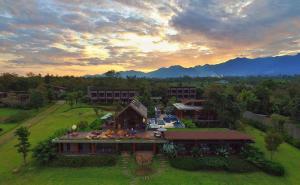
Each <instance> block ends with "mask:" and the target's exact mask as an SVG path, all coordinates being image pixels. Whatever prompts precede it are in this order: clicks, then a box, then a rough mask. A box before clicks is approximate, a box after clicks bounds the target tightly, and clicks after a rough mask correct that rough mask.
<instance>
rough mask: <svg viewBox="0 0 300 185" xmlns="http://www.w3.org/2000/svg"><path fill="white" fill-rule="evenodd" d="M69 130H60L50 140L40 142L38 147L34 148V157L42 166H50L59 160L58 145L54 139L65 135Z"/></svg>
mask: <svg viewBox="0 0 300 185" xmlns="http://www.w3.org/2000/svg"><path fill="white" fill-rule="evenodd" d="M67 131H68V129H59V130H57V131H56V132H55V133H54V134H53V135H52V136H50V137H49V138H47V139H45V140H43V141H40V142H39V143H38V144H37V146H36V147H34V148H33V151H32V152H33V153H32V157H33V158H34V159H35V161H36V162H37V163H38V164H40V165H48V164H49V163H51V162H52V161H53V160H54V159H56V158H57V152H56V145H55V144H54V143H53V142H52V139H54V138H56V137H60V136H62V135H64V134H65V133H66V132H67Z"/></svg>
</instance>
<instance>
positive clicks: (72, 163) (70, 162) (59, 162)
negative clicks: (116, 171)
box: [51, 155, 117, 167]
mask: <svg viewBox="0 0 300 185" xmlns="http://www.w3.org/2000/svg"><path fill="white" fill-rule="evenodd" d="M116 162H117V157H116V156H115V155H99V156H63V155H60V156H58V157H57V159H55V160H54V161H53V162H52V164H51V165H52V166H59V167H84V166H97V167H99V166H113V165H115V164H116Z"/></svg>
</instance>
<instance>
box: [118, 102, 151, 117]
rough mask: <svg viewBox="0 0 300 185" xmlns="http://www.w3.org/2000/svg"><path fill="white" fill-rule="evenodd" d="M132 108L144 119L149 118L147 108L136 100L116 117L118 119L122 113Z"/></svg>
mask: <svg viewBox="0 0 300 185" xmlns="http://www.w3.org/2000/svg"><path fill="white" fill-rule="evenodd" d="M129 107H130V108H132V109H133V110H135V111H136V112H137V113H138V114H140V115H141V116H142V117H143V118H147V111H148V110H147V108H146V107H145V106H144V105H143V104H142V103H141V102H140V101H138V100H136V99H134V100H132V101H131V103H130V104H128V105H127V106H126V107H125V108H124V109H123V110H122V111H121V112H119V113H118V114H117V116H116V117H118V116H119V115H120V114H122V112H124V111H125V110H126V109H128V108H129Z"/></svg>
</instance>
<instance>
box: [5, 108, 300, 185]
mask: <svg viewBox="0 0 300 185" xmlns="http://www.w3.org/2000/svg"><path fill="white" fill-rule="evenodd" d="M14 111H16V110H14V109H10V110H8V109H5V108H1V109H0V115H7V114H13V113H14ZM104 112H105V111H104V110H103V111H101V113H104ZM95 119H96V115H95V112H94V110H93V109H92V108H89V107H82V106H81V107H77V108H76V107H75V108H72V109H71V108H70V107H69V105H67V104H65V103H64V102H57V103H55V104H52V105H50V106H48V107H46V108H43V109H41V110H39V111H37V112H36V113H34V114H33V116H32V117H31V118H29V119H27V120H25V121H24V122H21V123H18V124H13V125H8V124H6V123H5V124H6V125H7V127H6V128H5V132H4V133H3V134H1V135H0V185H52V184H53V185H64V184H72V185H77V184H78V185H82V184H85V185H89V184H93V185H94V184H99V185H126V184H136V185H139V184H140V185H148V184H149V185H150V184H154V185H166V184H168V185H173V184H174V185H185V184H186V185H201V184H203V185H253V184H257V185H298V184H299V182H300V175H299V172H300V150H299V149H297V148H295V147H293V146H291V145H289V144H286V143H284V144H282V145H281V146H280V147H279V150H278V152H276V153H275V155H274V160H275V161H277V162H280V163H281V164H282V165H283V166H284V167H285V170H286V174H285V176H283V177H275V176H270V175H268V174H266V173H264V172H251V173H230V172H222V171H197V172H190V171H183V170H178V169H175V168H172V167H171V166H170V165H169V164H168V161H167V160H166V159H165V158H164V157H163V156H157V157H155V159H154V161H153V164H152V166H153V169H154V173H153V174H152V175H149V176H146V177H144V176H143V177H141V176H137V175H136V174H135V169H136V164H135V161H134V157H133V156H131V157H123V156H120V157H119V159H118V163H117V165H116V166H113V167H84V168H62V167H39V166H38V165H36V164H34V161H33V160H32V159H29V163H28V166H27V167H26V168H20V166H21V164H22V158H21V155H20V154H19V153H17V151H16V148H15V147H14V145H15V144H16V138H15V137H14V134H13V132H14V130H15V129H16V128H18V127H19V126H21V125H23V126H27V127H28V128H29V130H30V132H31V135H30V143H31V144H32V146H31V147H34V146H35V145H36V144H37V143H38V142H39V141H41V140H43V139H46V138H48V137H49V136H50V135H52V134H53V133H54V132H55V131H56V130H58V129H60V128H68V127H71V125H72V124H74V123H76V122H78V121H80V120H84V121H88V122H92V121H93V120H95ZM2 124H3V123H2ZM245 131H246V132H247V133H248V134H249V135H251V136H252V137H253V138H254V139H255V141H256V143H255V145H256V146H257V147H259V148H260V149H261V150H262V151H264V152H265V154H266V156H267V157H268V156H269V153H268V152H267V151H266V149H265V144H264V133H263V132H261V131H258V130H257V129H254V128H252V127H250V126H247V127H246V128H245ZM16 169H18V170H16Z"/></svg>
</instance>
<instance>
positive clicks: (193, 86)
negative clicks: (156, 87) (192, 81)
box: [169, 86, 196, 89]
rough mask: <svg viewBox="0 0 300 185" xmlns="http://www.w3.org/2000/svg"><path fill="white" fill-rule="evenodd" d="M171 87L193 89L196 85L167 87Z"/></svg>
mask: <svg viewBox="0 0 300 185" xmlns="http://www.w3.org/2000/svg"><path fill="white" fill-rule="evenodd" d="M173 88H174V89H177V88H180V89H181V88H193V89H194V88H196V87H195V86H176V87H169V89H173Z"/></svg>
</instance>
